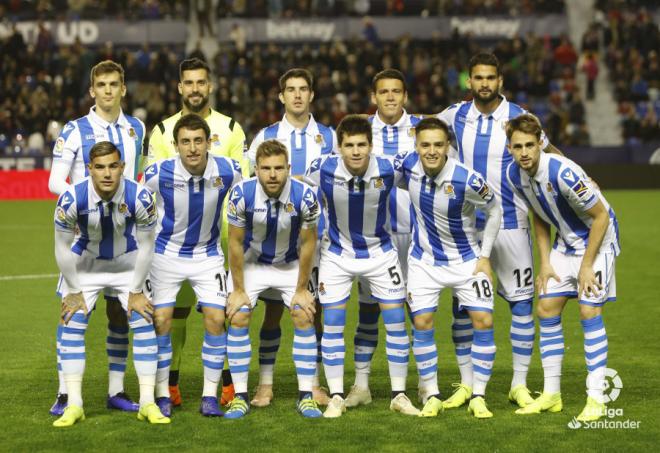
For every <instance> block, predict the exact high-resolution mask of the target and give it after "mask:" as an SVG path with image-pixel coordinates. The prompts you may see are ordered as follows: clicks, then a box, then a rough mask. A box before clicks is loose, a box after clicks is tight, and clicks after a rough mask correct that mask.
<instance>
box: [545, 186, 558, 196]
mask: <svg viewBox="0 0 660 453" xmlns="http://www.w3.org/2000/svg"><path fill="white" fill-rule="evenodd" d="M545 188H546V190H547V191H548V193H549V194H550V195H552V196H553V197H554V196H555V195H556V194H555V188H554V187H553V186H552V183H551V182H548V184H547V185H546V186H545Z"/></svg>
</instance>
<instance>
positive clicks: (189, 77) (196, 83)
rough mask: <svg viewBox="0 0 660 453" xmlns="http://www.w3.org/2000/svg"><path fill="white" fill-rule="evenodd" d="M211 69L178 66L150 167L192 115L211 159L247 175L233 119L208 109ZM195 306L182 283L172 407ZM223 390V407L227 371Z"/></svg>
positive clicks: (229, 389) (169, 150)
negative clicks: (207, 137)
mask: <svg viewBox="0 0 660 453" xmlns="http://www.w3.org/2000/svg"><path fill="white" fill-rule="evenodd" d="M213 88H214V86H213V83H212V81H211V69H210V68H209V66H208V65H207V64H206V63H205V62H204V61H202V60H200V59H198V58H190V59H188V60H183V61H182V62H181V64H180V65H179V85H178V89H179V94H180V95H181V103H182V107H181V111H180V112H178V113H176V114H174V115H172V116H170V117H169V118H167V119H165V120H163V121H161V122H160V123H158V124H157V125H156V127H154V129H153V130H152V132H151V136H150V137H149V148H148V150H149V154H148V157H147V163H148V164H149V165H150V164H153V163H155V162H158V161H160V160H163V159H167V158H171V157H176V155H177V152H176V148H175V146H174V135H173V131H174V126H175V124H176V122H177V121H179V119H180V118H181V117H182V116H184V115H187V114H189V113H195V114H197V115H199V116H201V117H202V118H204V120H206V122H207V123H208V125H209V128H210V129H211V148H210V150H209V152H210V153H211V154H212V155H214V156H225V157H229V158H231V159H234V160H235V161H237V162H239V163H241V165H242V167H243V169H244V175H247V174H248V173H247V167H248V166H247V165H246V163H245V162H244V160H243V152H244V151H245V133H244V132H243V129H242V128H241V125H240V124H238V123H237V122H236V121H235V120H233V119H232V118H230V117H228V116H226V115H223V114H222V113H220V112H218V111H216V110H213V109H212V108H211V106H210V95H211V94H212V93H213ZM222 219H223V225H224V226H225V227H224V228H223V229H222V238H221V243H222V248H223V250H226V242H227V227H226V224H227V223H226V222H227V219H226V214H225V213H223V214H222ZM193 303H194V295H193V292H192V290H191V289H190V286H189V285H188V284H187V283H185V284H184V285H183V290H182V291H181V293H180V294H179V296H178V297H177V303H176V306H175V308H174V317H173V319H172V363H171V368H170V377H169V385H170V387H171V388H170V395H171V397H172V403H173V404H174V405H175V406H178V405H180V404H181V392H180V390H179V366H180V364H181V351H182V349H183V346H184V345H185V343H186V324H187V319H188V316H189V315H190V308H191V306H192V304H193ZM222 381H223V389H222V404H226V403H228V402H229V401H230V400H231V398H233V393H234V390H233V386H232V385H231V374H230V373H229V371H228V370H225V371H224V372H223V373H222Z"/></svg>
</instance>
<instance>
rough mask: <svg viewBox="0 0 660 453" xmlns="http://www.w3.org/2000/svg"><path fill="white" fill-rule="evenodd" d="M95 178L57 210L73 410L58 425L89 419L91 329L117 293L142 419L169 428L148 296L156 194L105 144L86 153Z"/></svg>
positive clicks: (63, 198) (64, 351)
mask: <svg viewBox="0 0 660 453" xmlns="http://www.w3.org/2000/svg"><path fill="white" fill-rule="evenodd" d="M86 155H87V159H88V162H89V163H88V164H87V169H88V172H89V175H90V176H89V177H87V178H84V179H83V180H82V181H80V182H79V183H77V184H75V185H73V186H70V187H69V188H68V189H67V190H66V191H64V192H63V193H62V195H60V198H59V200H58V202H57V208H56V209H55V258H56V260H57V265H58V266H59V268H60V271H61V272H62V280H61V281H60V286H59V288H58V290H59V291H60V292H61V294H62V296H63V297H62V320H61V324H62V336H61V345H60V354H61V356H60V357H61V363H62V373H63V375H64V381H65V383H66V388H67V392H68V405H67V406H66V408H65V409H64V412H63V414H62V416H61V417H60V418H58V419H57V420H55V422H54V423H53V426H55V427H67V426H71V425H73V424H74V423H76V422H78V421H81V420H84V419H85V413H84V411H83V400H82V379H83V373H84V371H85V332H86V331H87V323H88V320H89V319H88V318H89V315H91V313H92V310H93V309H94V305H95V304H96V299H97V298H98V295H99V293H100V292H101V291H104V290H112V291H113V292H114V293H115V294H117V297H118V299H119V301H120V303H121V307H122V308H123V310H125V311H126V312H127V313H128V319H129V322H128V324H129V326H130V328H131V330H132V331H133V362H134V366H135V371H136V372H137V375H138V381H139V384H140V406H139V411H138V419H139V420H144V419H146V420H148V421H149V423H157V424H162V423H169V422H170V419H169V418H167V417H164V416H163V414H162V413H161V412H160V410H159V409H158V406H157V405H156V404H155V403H154V385H155V383H156V361H157V349H158V348H157V345H156V333H155V331H154V327H153V324H152V321H151V317H152V314H153V307H152V306H151V304H150V302H149V300H148V299H147V298H146V297H145V295H144V294H143V293H142V287H143V285H144V282H145V279H146V277H147V273H148V272H149V265H150V263H151V259H152V257H153V251H154V242H153V241H154V226H155V224H156V208H155V206H154V202H153V196H152V194H151V192H149V191H148V190H147V189H145V188H144V187H142V186H141V185H139V184H138V183H136V182H135V181H132V180H129V179H125V178H124V177H123V176H122V173H123V172H124V162H123V161H122V158H121V152H120V150H119V149H118V147H117V146H115V145H114V144H113V143H111V142H107V141H104V142H99V143H97V144H95V145H94V146H92V148H91V150H88V152H87V153H86Z"/></svg>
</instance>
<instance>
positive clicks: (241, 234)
mask: <svg viewBox="0 0 660 453" xmlns="http://www.w3.org/2000/svg"><path fill="white" fill-rule="evenodd" d="M244 239H245V228H241V227H237V226H234V225H231V224H230V225H229V240H228V243H227V249H228V250H227V251H228V252H229V271H230V272H231V278H232V282H233V284H234V289H233V291H232V292H231V294H230V295H229V297H228V298H227V320H229V322H231V319H232V318H233V317H234V315H235V314H236V313H238V311H239V310H240V309H241V307H243V306H246V307H250V299H249V298H248V296H247V294H246V293H245V283H244V279H243V263H244V256H243V240H244Z"/></svg>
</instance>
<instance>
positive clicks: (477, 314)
mask: <svg viewBox="0 0 660 453" xmlns="http://www.w3.org/2000/svg"><path fill="white" fill-rule="evenodd" d="M470 317H471V318H472V326H473V327H474V328H475V329H477V330H485V329H492V328H493V314H492V313H490V312H488V311H473V312H470Z"/></svg>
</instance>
